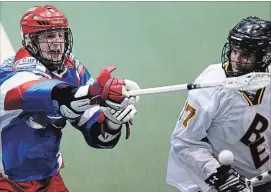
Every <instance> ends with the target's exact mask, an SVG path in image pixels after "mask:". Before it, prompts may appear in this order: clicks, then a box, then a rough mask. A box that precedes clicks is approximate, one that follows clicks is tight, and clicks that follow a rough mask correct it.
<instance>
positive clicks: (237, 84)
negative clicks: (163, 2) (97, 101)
mask: <svg viewBox="0 0 271 192" xmlns="http://www.w3.org/2000/svg"><path fill="white" fill-rule="evenodd" d="M270 80H271V74H270V73H260V72H252V73H249V74H246V75H242V76H239V77H230V78H226V79H225V80H223V81H213V82H204V83H199V84H198V83H188V84H179V85H171V86H163V87H155V88H147V89H137V90H131V91H127V92H126V93H124V95H125V96H126V97H131V96H138V95H149V94H156V93H166V92H173V91H182V90H193V89H202V88H211V87H221V88H224V89H227V90H244V91H245V90H257V89H261V88H264V87H266V86H267V85H268V84H269V83H270Z"/></svg>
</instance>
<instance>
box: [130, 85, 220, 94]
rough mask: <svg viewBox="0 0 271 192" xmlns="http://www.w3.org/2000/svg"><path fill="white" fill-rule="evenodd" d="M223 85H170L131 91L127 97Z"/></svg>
mask: <svg viewBox="0 0 271 192" xmlns="http://www.w3.org/2000/svg"><path fill="white" fill-rule="evenodd" d="M219 85H221V83H217V82H216V83H206V84H193V83H188V84H179V85H170V86H162V87H154V88H147V89H137V90H131V91H128V92H127V96H128V97H129V96H139V95H150V94H156V93H166V92H173V91H182V90H192V89H200V88H210V87H216V86H219Z"/></svg>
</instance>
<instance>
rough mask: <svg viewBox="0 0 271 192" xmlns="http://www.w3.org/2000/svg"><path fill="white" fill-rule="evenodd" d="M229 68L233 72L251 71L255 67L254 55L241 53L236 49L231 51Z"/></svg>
mask: <svg viewBox="0 0 271 192" xmlns="http://www.w3.org/2000/svg"><path fill="white" fill-rule="evenodd" d="M230 56H231V67H232V71H233V72H240V71H242V70H245V71H252V70H253V69H254V67H255V66H254V65H255V61H256V58H255V55H253V54H249V53H246V52H243V51H241V50H238V49H233V50H232V51H231V55H230Z"/></svg>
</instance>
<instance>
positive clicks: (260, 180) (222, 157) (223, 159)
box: [218, 150, 271, 192]
mask: <svg viewBox="0 0 271 192" xmlns="http://www.w3.org/2000/svg"><path fill="white" fill-rule="evenodd" d="M218 158H219V162H220V163H221V164H222V165H230V164H232V162H233V160H234V155H233V154H232V152H231V151H229V150H224V151H221V152H220V154H219V156H218ZM248 182H250V184H251V186H253V187H255V186H259V185H263V184H266V183H268V182H271V170H269V171H266V172H264V173H262V174H260V175H258V176H256V177H253V178H252V179H249V180H248ZM250 184H249V185H250ZM251 192H253V191H251Z"/></svg>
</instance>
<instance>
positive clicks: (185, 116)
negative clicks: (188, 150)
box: [180, 101, 197, 128]
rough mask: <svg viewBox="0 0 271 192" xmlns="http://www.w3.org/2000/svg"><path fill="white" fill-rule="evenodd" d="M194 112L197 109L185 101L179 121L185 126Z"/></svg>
mask: <svg viewBox="0 0 271 192" xmlns="http://www.w3.org/2000/svg"><path fill="white" fill-rule="evenodd" d="M196 112H197V109H196V108H195V107H193V106H192V105H191V104H190V103H189V102H188V101H186V103H185V106H184V110H183V112H182V115H181V117H180V121H181V123H182V124H183V126H184V127H185V128H186V127H187V126H188V124H189V122H190V121H191V120H192V119H193V117H194V116H195V115H196Z"/></svg>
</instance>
